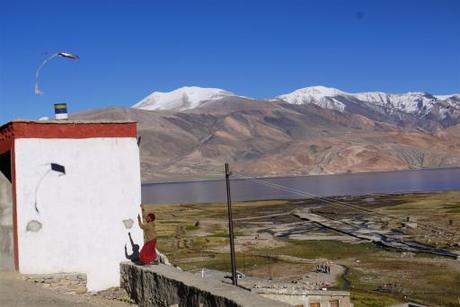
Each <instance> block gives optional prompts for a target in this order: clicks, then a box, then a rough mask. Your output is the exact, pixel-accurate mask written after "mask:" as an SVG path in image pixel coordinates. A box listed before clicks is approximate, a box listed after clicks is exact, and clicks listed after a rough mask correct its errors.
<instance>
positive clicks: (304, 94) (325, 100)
mask: <svg viewBox="0 0 460 307" xmlns="http://www.w3.org/2000/svg"><path fill="white" fill-rule="evenodd" d="M337 95H347V93H345V92H342V91H341V90H338V89H336V88H330V87H325V86H321V85H319V86H309V87H305V88H301V89H298V90H295V91H294V92H292V93H289V94H285V95H281V96H278V97H277V98H279V99H281V100H283V101H286V102H288V103H292V104H305V103H313V104H316V105H318V106H320V107H323V108H326V109H334V110H339V111H343V110H344V109H345V105H344V104H343V103H342V102H340V101H338V100H336V99H334V96H337Z"/></svg>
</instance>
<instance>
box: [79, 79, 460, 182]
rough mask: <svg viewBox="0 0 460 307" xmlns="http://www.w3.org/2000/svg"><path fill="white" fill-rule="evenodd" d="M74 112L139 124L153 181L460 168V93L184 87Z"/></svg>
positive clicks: (146, 172) (146, 174) (146, 170)
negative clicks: (227, 171) (262, 95)
mask: <svg viewBox="0 0 460 307" xmlns="http://www.w3.org/2000/svg"><path fill="white" fill-rule="evenodd" d="M71 117H73V118H75V119H125V120H126V119H130V120H135V121H137V122H138V123H139V133H140V135H141V163H142V176H143V180H144V181H145V182H150V181H164V180H188V179H204V178H212V177H218V176H221V175H222V168H223V163H224V162H230V163H231V167H232V169H233V170H234V171H235V172H236V173H239V174H241V175H245V176H286V175H311V174H331V173H348V172H361V171H385V170H397V169H413V168H426V167H450V166H460V137H459V134H458V132H459V131H460V94H452V95H443V96H439V95H431V94H429V93H420V92H410V93H404V94H387V93H383V92H365V93H347V92H344V91H341V90H338V89H334V88H327V87H324V86H314V87H306V88H302V89H299V90H296V91H293V92H291V93H288V94H282V95H279V96H277V97H273V98H269V99H255V98H251V97H245V96H240V95H237V94H234V93H232V92H230V91H226V90H222V89H217V88H201V87H182V88H179V89H176V90H174V91H171V92H153V93H152V94H150V95H149V96H147V97H146V98H144V99H143V100H141V101H140V102H138V103H136V104H134V105H133V107H131V108H109V109H100V110H89V111H86V112H82V113H79V114H73V115H72V116H71Z"/></svg>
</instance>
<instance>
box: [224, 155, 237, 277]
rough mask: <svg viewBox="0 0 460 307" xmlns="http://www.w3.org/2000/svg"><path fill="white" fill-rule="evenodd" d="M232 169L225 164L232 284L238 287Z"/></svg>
mask: <svg viewBox="0 0 460 307" xmlns="http://www.w3.org/2000/svg"><path fill="white" fill-rule="evenodd" d="M231 174H232V173H231V172H230V168H229V166H228V163H225V184H226V186H227V209H228V236H229V239H230V258H231V264H232V283H233V285H234V286H237V285H238V276H237V275H236V260H235V241H234V238H233V216H232V197H231V194H230V175H231Z"/></svg>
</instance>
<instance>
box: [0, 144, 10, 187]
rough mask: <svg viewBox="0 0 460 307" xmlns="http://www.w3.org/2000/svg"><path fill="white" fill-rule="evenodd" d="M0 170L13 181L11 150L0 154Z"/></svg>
mask: <svg viewBox="0 0 460 307" xmlns="http://www.w3.org/2000/svg"><path fill="white" fill-rule="evenodd" d="M0 172H2V174H3V175H4V176H5V177H6V178H7V179H8V180H9V181H10V182H11V152H10V151H7V152H6V153H4V154H1V155H0Z"/></svg>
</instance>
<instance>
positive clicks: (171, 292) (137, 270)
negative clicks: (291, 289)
mask: <svg viewBox="0 0 460 307" xmlns="http://www.w3.org/2000/svg"><path fill="white" fill-rule="evenodd" d="M120 273H121V280H120V283H121V287H122V288H124V289H125V290H126V291H127V292H128V294H129V295H130V296H131V298H132V299H133V300H134V301H135V302H136V303H137V304H138V305H139V307H150V306H164V307H166V306H174V305H176V306H180V307H182V306H184V307H194V306H196V307H208V306H209V307H211V306H213V307H220V306H222V307H224V306H225V307H236V306H251V307H275V306H277V307H278V306H281V307H282V306H289V305H288V304H285V303H281V302H277V301H273V300H270V299H268V298H264V297H262V296H260V295H257V294H255V293H251V292H249V291H246V290H244V289H242V288H239V287H234V286H232V285H229V284H224V283H222V282H220V281H216V280H209V279H201V278H200V277H197V276H195V275H193V274H191V273H188V272H183V271H180V270H178V269H176V268H174V267H171V266H167V265H163V264H159V265H149V266H137V265H134V264H132V263H128V262H124V263H122V264H121V265H120Z"/></svg>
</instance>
